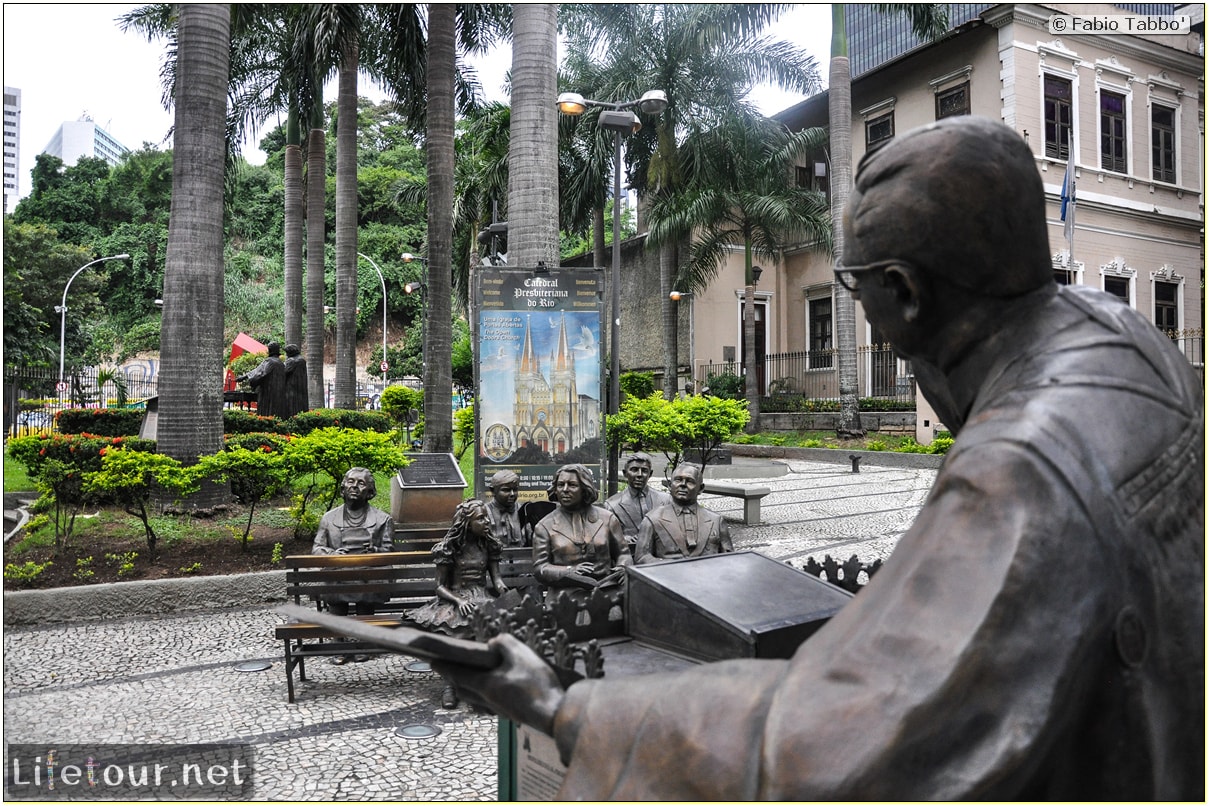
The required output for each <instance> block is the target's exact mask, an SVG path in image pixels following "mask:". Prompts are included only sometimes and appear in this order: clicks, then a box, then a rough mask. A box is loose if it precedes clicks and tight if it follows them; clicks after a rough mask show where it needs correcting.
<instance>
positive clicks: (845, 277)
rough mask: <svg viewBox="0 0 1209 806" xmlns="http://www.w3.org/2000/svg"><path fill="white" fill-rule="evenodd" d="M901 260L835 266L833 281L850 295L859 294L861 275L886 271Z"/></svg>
mask: <svg viewBox="0 0 1209 806" xmlns="http://www.w3.org/2000/svg"><path fill="white" fill-rule="evenodd" d="M901 263H902V261H901V260H898V259H895V260H878V261H876V262H874V263H866V264H865V265H863V266H837V267H836V268H835V279H836V280H838V281H839V284H840V285H842V286H843V287H844V288H846V289H848V291H849V292H850V293H853V294H859V293H860V290H861V275H862V274H867V273H868V272H871V271H876V272H880V271H882V270H884V269H888V268H889V267H891V266H895V265H900V264H901Z"/></svg>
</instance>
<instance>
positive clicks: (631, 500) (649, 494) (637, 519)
mask: <svg viewBox="0 0 1209 806" xmlns="http://www.w3.org/2000/svg"><path fill="white" fill-rule="evenodd" d="M651 472H652V471H651V457H650V456H649V455H648V454H645V453H634V454H630V456H629V458H627V459H626V460H625V468H624V469H623V470H622V473H623V474H624V475H625V480H626V482H627V483H628V485H627V486H626V488H625V489H624V490H622V491H621V492H619V493H617V494H616V495H614V496H612V497H611V498H609V500H607V501H605V503H604V506H605V509H607V510H610V511H611V512H612V513H613V514H614V515H616V516H617V520H619V521H621V531H622V533H624V534H625V539H626V542H627V543H629V544H630V545H633V544H634V543H635V542H636V541H637V540H638V527H639V526H641V525H642V519H643V518H645V517H646V516H647V513H648V512H654V511H655V510H656V509H659V507H661V506H663V505H664V504H670V503H672V497H671V496H670V495H668V494H667V493H665V492H663V491H662V490H655V489H652V488H651V485H650V480H651Z"/></svg>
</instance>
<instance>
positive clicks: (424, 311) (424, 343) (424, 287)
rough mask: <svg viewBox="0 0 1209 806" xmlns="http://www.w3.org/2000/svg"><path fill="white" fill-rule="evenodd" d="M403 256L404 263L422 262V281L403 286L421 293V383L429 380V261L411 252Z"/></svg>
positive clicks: (405, 288)
mask: <svg viewBox="0 0 1209 806" xmlns="http://www.w3.org/2000/svg"><path fill="white" fill-rule="evenodd" d="M401 257H402V258H403V262H404V263H411V262H412V261H413V260H418V261H419V262H420V276H421V277H420V282H418V283H408V284H407V285H405V286H403V291H404V293H407V294H415V293H417V292H418V293H420V295H421V296H420V303H421V305H422V307H421V309H420V384H421V385H423V384H425V383H426V382H427V380H428V379H427V378H426V377H425V376H426V375H427V374H428V261H427V260H425V259H424V258H422V257H420V256H419V255H413V254H412V253H411V252H404V253H403V254H402V255H401Z"/></svg>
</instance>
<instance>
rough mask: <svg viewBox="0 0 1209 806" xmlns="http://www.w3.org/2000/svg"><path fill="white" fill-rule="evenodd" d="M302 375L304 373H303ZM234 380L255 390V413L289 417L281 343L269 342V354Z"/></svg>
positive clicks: (264, 415)
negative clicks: (253, 367)
mask: <svg viewBox="0 0 1209 806" xmlns="http://www.w3.org/2000/svg"><path fill="white" fill-rule="evenodd" d="M303 374H304V375H305V374H306V373H303ZM235 380H237V381H239V382H240V383H247V384H248V385H249V386H251V387H252V390H253V391H255V392H256V413H257V414H259V415H261V416H262V417H281V418H282V419H285V418H286V417H291V416H293V415H290V414H286V413H285V411H286V373H285V362H284V361H282V360H281V345H280V344H278V343H277V342H275V341H271V342H269V355H268V358H266V359H265V360H264V361H261V362H260V363H259V364H257V365H256V369H254V370H252V371H251V372H249V373H246V374H244V375H240V376H239V377H238V378H236V379H235Z"/></svg>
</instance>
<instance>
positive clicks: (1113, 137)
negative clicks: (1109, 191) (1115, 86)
mask: <svg viewBox="0 0 1209 806" xmlns="http://www.w3.org/2000/svg"><path fill="white" fill-rule="evenodd" d="M1126 139H1127V138H1126V129H1125V96H1124V95H1118V94H1117V93H1115V92H1107V91H1105V90H1101V92H1100V167H1101V168H1103V169H1104V170H1106V171H1116V172H1117V173H1122V174H1123V173H1125V172H1126Z"/></svg>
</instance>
